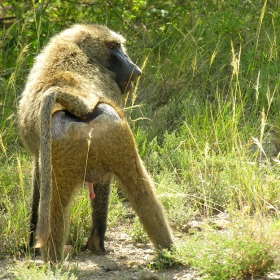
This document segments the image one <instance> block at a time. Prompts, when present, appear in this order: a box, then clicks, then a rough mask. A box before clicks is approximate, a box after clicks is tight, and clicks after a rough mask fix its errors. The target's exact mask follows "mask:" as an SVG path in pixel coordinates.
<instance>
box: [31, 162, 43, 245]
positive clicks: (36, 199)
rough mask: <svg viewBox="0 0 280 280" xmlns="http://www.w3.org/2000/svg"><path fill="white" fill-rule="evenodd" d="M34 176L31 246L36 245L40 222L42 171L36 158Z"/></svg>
mask: <svg viewBox="0 0 280 280" xmlns="http://www.w3.org/2000/svg"><path fill="white" fill-rule="evenodd" d="M33 161H34V167H33V178H32V187H33V194H32V205H31V218H30V236H29V248H30V249H31V248H32V247H33V246H34V241H35V240H34V239H35V231H36V226H37V222H38V207H39V201H40V176H39V175H40V173H39V163H38V159H37V158H34V160H33Z"/></svg>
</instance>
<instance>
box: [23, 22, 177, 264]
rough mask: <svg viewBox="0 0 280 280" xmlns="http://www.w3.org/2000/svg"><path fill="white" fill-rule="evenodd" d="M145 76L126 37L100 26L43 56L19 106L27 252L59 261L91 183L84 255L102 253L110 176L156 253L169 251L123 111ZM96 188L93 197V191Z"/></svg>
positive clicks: (77, 31) (72, 35)
mask: <svg viewBox="0 0 280 280" xmlns="http://www.w3.org/2000/svg"><path fill="white" fill-rule="evenodd" d="M140 74H141V70H140V69H139V67H138V66H137V65H135V64H134V63H133V62H132V61H131V60H130V58H129V57H128V56H127V54H126V51H125V48H124V38H123V37H122V36H120V35H119V34H117V33H115V32H113V31H111V30H109V29H108V28H106V27H104V26H100V25H75V26H73V27H72V28H69V29H66V30H65V31H63V32H61V33H60V34H58V35H56V36H55V37H53V38H52V39H51V41H50V43H49V44H48V45H47V46H46V47H45V49H44V50H43V51H42V52H41V54H40V55H38V57H37V59H36V62H35V64H34V66H33V68H32V69H31V72H30V74H29V76H28V79H27V84H26V87H25V90H24V92H23V94H22V98H21V100H20V105H19V115H18V117H19V129H20V136H21V139H22V141H23V143H24V146H25V147H26V148H27V149H28V150H29V151H30V152H31V153H32V155H33V161H34V170H33V202H32V215H31V225H30V231H31V234H30V235H31V236H30V246H33V242H34V232H35V233H36V247H39V248H41V252H42V256H43V259H44V260H45V261H47V260H50V261H52V262H57V261H60V260H61V259H62V258H63V248H64V245H65V242H66V239H67V235H68V227H69V222H68V220H69V208H70V202H71V199H72V197H73V195H74V193H75V190H77V189H78V187H79V186H81V185H82V184H83V182H84V181H85V182H89V186H90V190H91V191H90V192H91V196H92V199H91V204H92V208H93V212H92V232H91V235H90V237H89V239H88V242H87V248H88V249H90V250H91V251H93V252H96V253H104V252H105V248H104V236H105V231H106V220H107V212H108V198H109V192H110V182H111V179H112V176H113V175H114V177H116V178H117V180H118V181H119V182H120V186H121V187H122V188H123V190H124V192H125V193H126V195H127V198H128V199H129V201H130V202H131V205H132V207H133V208H134V210H135V211H136V213H137V214H138V215H139V217H140V220H141V222H142V223H143V225H144V228H145V230H146V231H147V233H148V236H149V238H150V240H151V241H152V243H153V244H154V246H155V247H156V248H160V247H162V248H170V247H171V245H172V237H171V231H170V229H169V226H168V224H167V221H166V218H165V216H164V211H163V208H162V206H161V204H160V202H159V201H158V199H157V198H156V196H155V193H154V191H153V186H152V182H151V179H150V177H149V175H148V174H147V172H146V170H145V167H144V166H143V164H142V161H141V159H140V157H139V155H138V151H137V148H136V145H135V141H134V137H133V135H132V133H131V130H130V128H129V126H128V124H127V122H126V120H125V117H124V115H123V113H122V112H121V110H120V109H119V107H122V104H123V96H124V95H125V93H126V92H129V91H130V90H131V82H132V81H135V80H137V78H138V76H139V75H140ZM93 185H94V188H95V194H96V197H95V199H93V198H94V193H93V189H92V186H93Z"/></svg>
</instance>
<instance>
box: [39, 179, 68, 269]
mask: <svg viewBox="0 0 280 280" xmlns="http://www.w3.org/2000/svg"><path fill="white" fill-rule="evenodd" d="M53 182H55V183H53V185H52V198H51V220H50V232H51V234H50V237H49V239H48V241H47V243H46V245H45V246H43V247H42V248H41V253H42V258H43V260H44V261H51V262H53V263H56V262H59V261H61V260H63V259H64V257H65V256H64V246H65V244H66V240H67V237H68V232H69V216H70V213H69V208H70V199H71V196H72V192H73V189H71V187H69V185H67V184H65V185H63V183H60V182H59V181H58V180H55V179H54V180H53Z"/></svg>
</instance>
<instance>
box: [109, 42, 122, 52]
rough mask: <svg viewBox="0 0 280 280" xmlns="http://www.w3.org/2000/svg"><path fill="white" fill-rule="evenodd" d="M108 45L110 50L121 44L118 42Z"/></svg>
mask: <svg viewBox="0 0 280 280" xmlns="http://www.w3.org/2000/svg"><path fill="white" fill-rule="evenodd" d="M108 46H109V48H110V49H111V50H113V49H115V48H120V46H121V44H119V43H115V42H114V43H110V44H108Z"/></svg>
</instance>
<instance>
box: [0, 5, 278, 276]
mask: <svg viewBox="0 0 280 280" xmlns="http://www.w3.org/2000/svg"><path fill="white" fill-rule="evenodd" d="M23 2H24V3H23ZM23 2H22V3H21V2H20V3H19V2H18V1H16V0H11V1H2V2H1V8H2V10H3V13H2V16H1V18H0V26H1V30H0V44H1V48H0V116H1V117H0V150H1V152H0V163H1V164H0V193H1V196H0V228H1V231H0V257H1V256H3V255H5V254H10V255H17V254H18V253H19V252H20V250H21V248H22V247H23V246H25V245H26V244H27V238H28V220H29V215H30V213H29V203H30V201H29V200H30V196H31V190H30V181H31V178H30V171H31V168H32V167H31V161H30V157H29V155H28V154H26V152H25V151H24V149H22V146H21V143H20V140H19V139H18V134H17V125H16V123H17V117H16V112H17V104H18V100H19V96H20V93H21V91H22V90H23V87H24V82H25V79H26V77H27V74H28V71H29V69H30V67H31V66H32V63H33V61H34V57H35V56H36V55H37V54H38V52H39V51H40V50H41V49H42V47H43V46H44V45H45V44H46V43H47V42H48V39H49V38H50V37H51V36H52V35H53V34H55V33H57V32H59V31H60V30H61V29H63V28H66V27H68V26H70V25H71V24H74V23H77V22H82V23H100V24H106V25H108V26H109V27H110V28H112V29H114V30H116V31H119V32H121V33H123V34H124V35H125V37H126V38H127V47H128V50H129V53H130V54H131V58H132V59H133V60H134V61H137V63H138V65H140V66H142V69H143V75H142V76H141V78H140V81H139V83H138V84H137V88H138V91H135V92H134V93H133V94H132V96H130V98H129V99H128V100H127V103H126V109H125V111H126V114H127V117H128V119H129V122H130V125H131V127H132V129H133V131H134V133H135V135H136V141H137V144H138V147H139V152H140V155H141V157H142V158H143V160H144V162H145V164H146V166H147V168H148V170H149V172H150V173H151V174H152V177H153V179H154V181H155V185H156V189H157V192H158V194H159V196H160V199H161V200H162V202H163V204H164V207H165V209H166V211H167V214H168V217H169V219H170V221H171V223H172V227H173V229H174V230H175V231H181V230H182V228H183V227H184V225H186V224H187V223H188V222H189V221H191V220H196V219H198V217H199V219H202V220H204V219H210V220H211V219H212V218H213V217H215V215H217V214H218V213H221V212H224V213H227V214H228V215H229V217H230V228H229V229H227V231H223V230H222V231H219V230H217V229H213V228H212V227H210V229H209V228H208V227H205V228H203V230H202V232H198V233H194V235H192V236H187V238H184V239H183V240H182V242H181V243H179V244H178V246H177V247H178V248H177V249H176V250H175V251H174V252H173V253H172V254H174V256H175V258H177V259H180V260H181V261H182V262H185V263H190V265H191V266H192V267H195V268H196V269H197V270H198V271H200V272H202V273H203V275H205V277H208V278H209V279H242V278H243V277H245V276H247V275H265V274H267V273H269V272H270V271H272V270H273V269H277V268H279V264H278V259H277V258H276V253H279V234H277V232H279V207H280V204H279V201H280V188H279V176H280V168H279V163H280V161H279V160H280V159H279V150H280V142H279V134H280V130H279V121H280V115H279V109H278V108H279V107H280V97H279V94H278V92H279V84H280V77H279V73H280V71H279V70H280V69H279V68H280V57H279V41H280V34H279V32H278V31H277V26H279V25H280V4H279V2H278V1H267V0H262V1H261V0H256V1H243V2H242V1H241V2H240V1H237V0H231V1H225V0H220V1H216V0H213V1H206V0H197V1H180V0H170V1H154V0H146V1H144V0H135V1H126V0H122V1H116V0H111V1H88V0H80V1H79V3H78V2H73V1H60V0H56V1H52V0H49V1H23ZM86 196H87V195H86V194H85V193H84V192H83V191H81V193H79V195H78V196H77V198H76V200H75V203H74V207H73V210H72V218H71V223H72V226H71V236H70V239H71V240H70V241H71V243H72V244H73V245H74V246H75V248H76V250H77V251H78V250H79V248H80V247H81V246H82V245H83V242H84V238H85V237H86V236H87V235H88V232H89V216H90V213H89V206H88V202H87V197H86ZM125 211H126V210H125V207H124V206H123V204H122V202H121V199H120V198H119V195H118V193H117V191H116V189H114V190H113V193H112V196H111V210H110V217H109V221H110V224H109V225H114V223H116V222H117V221H125V219H124V218H125ZM85 221H88V222H85ZM81 223H82V225H81ZM137 223H138V224H137ZM236 224H238V225H240V224H242V227H241V228H242V231H239V230H238V227H237V226H236ZM268 224H269V225H270V226H267V225H268ZM260 229H262V230H260ZM131 235H132V236H134V238H136V239H137V240H139V239H140V240H144V241H145V242H146V239H145V238H146V237H145V235H144V233H143V231H142V229H141V228H140V225H139V222H137V219H136V225H135V227H134V228H132V230H131ZM170 258H171V257H170V256H168V257H167V262H168V263H171V262H172V261H171V260H170ZM165 261H166V259H165V260H163V261H161V258H158V259H157V262H156V264H157V265H156V266H157V268H161V267H162V266H163V265H162V263H164V262H165ZM17 271H18V270H17ZM17 271H16V270H15V275H17V273H18V272H17ZM22 271H23V270H22ZM34 273H35V274H36V272H35V271H34ZM58 273H60V272H58ZM20 277H23V276H20ZM38 277H39V276H38ZM57 277H58V276H57ZM63 277H64V278H63ZM65 277H66V276H63V275H62V274H61V278H59V279H65ZM48 278H50V277H48ZM19 279H23V278H19ZM28 279H29V278H28ZM36 279H37V278H36ZM42 279H43V278H42ZM56 279H57V278H56Z"/></svg>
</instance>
